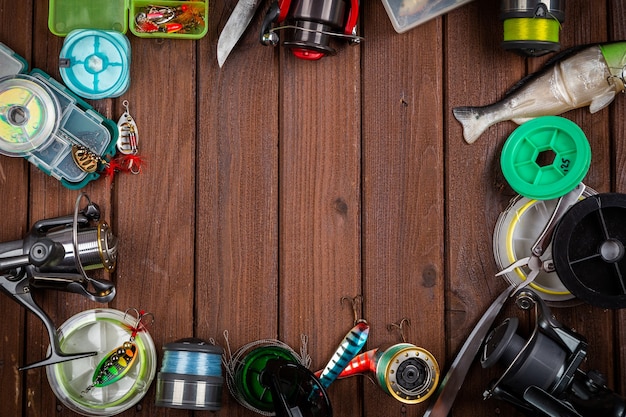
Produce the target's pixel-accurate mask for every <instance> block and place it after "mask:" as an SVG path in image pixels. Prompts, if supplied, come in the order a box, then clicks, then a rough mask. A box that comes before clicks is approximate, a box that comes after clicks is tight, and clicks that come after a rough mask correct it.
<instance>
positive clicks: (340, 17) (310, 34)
mask: <svg viewBox="0 0 626 417" xmlns="http://www.w3.org/2000/svg"><path fill="white" fill-rule="evenodd" d="M358 16H359V1H358V0H350V1H348V0H317V1H316V0H295V1H293V2H292V1H291V0H277V1H275V2H274V3H272V5H271V6H270V8H269V10H268V11H267V14H266V15H265V20H264V21H263V26H262V27H261V43H262V44H263V45H272V46H276V45H278V43H279V38H278V34H277V33H276V31H278V30H288V32H287V33H286V34H285V37H284V40H283V46H285V47H286V48H289V49H290V50H291V52H292V53H293V55H294V56H296V57H297V58H301V59H307V60H317V59H320V58H323V57H324V56H327V55H334V54H335V53H336V51H335V49H333V48H332V47H331V46H330V40H331V38H342V39H348V40H349V41H350V43H352V44H358V43H359V42H360V41H361V38H360V37H358V36H357V34H356V31H357V27H356V25H357V20H358ZM274 23H277V24H281V25H282V26H277V27H272V25H273V24H274Z"/></svg>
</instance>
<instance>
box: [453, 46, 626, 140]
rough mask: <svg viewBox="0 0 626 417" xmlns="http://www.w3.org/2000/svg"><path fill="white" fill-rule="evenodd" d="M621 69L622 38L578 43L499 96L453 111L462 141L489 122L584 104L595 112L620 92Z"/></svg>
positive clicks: (625, 51) (624, 61) (625, 64)
mask: <svg viewBox="0 0 626 417" xmlns="http://www.w3.org/2000/svg"><path fill="white" fill-rule="evenodd" d="M625 71H626V41H620V42H612V43H607V44H598V45H591V46H589V45H586V46H578V47H574V48H570V49H568V50H566V51H563V52H562V53H561V54H559V55H557V56H556V57H554V58H553V59H551V60H550V61H548V62H547V63H546V65H545V67H544V68H543V69H542V70H541V71H539V72H537V73H535V74H532V75H530V76H528V77H526V78H524V79H522V80H521V81H520V82H519V83H518V84H517V85H516V86H515V87H514V88H513V89H512V90H511V91H510V92H509V93H508V94H507V95H506V96H505V97H504V98H503V99H502V100H500V101H498V102H496V103H493V104H490V105H487V106H483V107H456V108H454V109H453V110H452V112H453V114H454V117H455V118H456V119H457V120H458V121H459V122H460V123H461V124H462V125H463V137H464V138H465V141H466V142H467V143H473V142H475V141H476V140H477V139H478V138H479V137H480V135H482V134H483V132H485V131H486V130H487V129H488V128H489V127H490V126H492V125H494V124H496V123H499V122H503V121H506V120H511V121H513V122H515V123H517V124H521V123H524V122H526V121H528V120H530V119H533V118H535V117H540V116H549V115H554V116H556V115H559V114H561V113H565V112H566V111H569V110H573V109H576V108H579V107H585V106H589V111H590V112H591V113H596V112H598V111H599V110H601V109H603V108H604V107H606V106H608V105H609V104H610V103H611V102H612V101H613V99H614V98H615V96H616V95H617V93H619V92H623V91H624V83H625V80H624V77H625V75H626V73H625Z"/></svg>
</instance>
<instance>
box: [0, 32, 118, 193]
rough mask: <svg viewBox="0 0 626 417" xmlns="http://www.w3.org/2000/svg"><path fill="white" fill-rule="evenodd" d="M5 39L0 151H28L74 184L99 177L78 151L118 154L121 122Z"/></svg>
mask: <svg viewBox="0 0 626 417" xmlns="http://www.w3.org/2000/svg"><path fill="white" fill-rule="evenodd" d="M27 71H28V64H27V63H26V61H25V60H24V59H23V58H22V57H21V56H19V55H17V54H16V53H15V52H14V51H12V50H11V49H10V48H8V47H7V46H6V45H4V44H2V43H0V154H3V155H6V156H11V157H23V158H25V159H26V160H28V161H29V162H30V163H32V164H33V165H35V166H36V167H37V168H39V169H40V170H42V171H43V172H45V173H46V174H48V175H50V176H52V177H54V178H56V179H58V180H59V181H61V183H62V184H63V185H64V186H65V187H66V188H69V189H79V188H82V187H84V186H85V185H87V183H89V182H90V181H92V180H94V179H96V178H98V177H99V176H100V174H98V173H97V172H88V171H86V170H83V169H81V167H79V165H78V163H77V162H75V158H74V156H73V155H72V151H73V149H74V150H76V149H84V150H88V151H89V152H91V153H93V155H97V156H98V157H99V158H103V159H107V157H110V156H113V155H114V154H115V146H116V143H117V138H118V136H119V132H118V129H117V124H115V122H113V121H112V120H110V119H107V118H105V117H103V116H102V115H100V114H99V113H98V112H96V111H95V110H94V109H93V107H91V106H90V105H89V104H87V103H86V102H84V101H83V100H82V99H80V98H79V97H78V96H76V95H75V94H73V93H72V92H71V91H69V90H68V89H67V88H66V87H65V86H63V85H62V84H61V83H59V82H57V81H56V80H54V79H53V78H51V77H50V75H48V74H46V73H45V72H43V71H41V70H39V69H36V68H35V69H33V70H32V71H30V72H27Z"/></svg>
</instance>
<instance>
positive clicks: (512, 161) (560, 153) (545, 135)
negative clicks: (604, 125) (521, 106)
mask: <svg viewBox="0 0 626 417" xmlns="http://www.w3.org/2000/svg"><path fill="white" fill-rule="evenodd" d="M500 163H501V166H502V173H503V174H504V177H505V178H506V180H507V181H508V183H509V184H510V185H511V188H513V190H515V191H516V192H517V193H519V194H520V195H522V196H524V197H528V198H530V199H535V200H550V199H553V198H559V197H561V196H563V195H565V194H567V193H568V192H570V191H571V190H573V189H574V187H576V186H577V185H578V184H579V183H580V182H581V181H582V179H583V178H584V177H585V175H587V171H588V170H589V165H590V164H591V147H590V146H589V141H588V140H587V137H586V136H585V133H584V132H583V131H582V129H581V128H580V127H578V125H577V124H576V123H574V122H572V121H570V120H568V119H565V118H563V117H559V116H542V117H538V118H536V119H533V120H531V121H529V122H526V123H524V124H523V125H521V126H520V127H518V128H517V129H515V131H513V133H512V134H511V136H509V138H508V139H507V141H506V142H505V144H504V147H503V148H502V156H501V159H500Z"/></svg>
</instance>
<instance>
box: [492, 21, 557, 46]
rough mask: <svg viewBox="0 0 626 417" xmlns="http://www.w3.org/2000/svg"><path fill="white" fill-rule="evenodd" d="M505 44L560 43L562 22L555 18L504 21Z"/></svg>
mask: <svg viewBox="0 0 626 417" xmlns="http://www.w3.org/2000/svg"><path fill="white" fill-rule="evenodd" d="M503 26H504V42H515V41H538V42H553V43H559V32H560V30H561V22H559V21H558V20H557V19H555V18H547V19H545V18H534V17H533V18H513V19H506V20H505V21H504V24H503Z"/></svg>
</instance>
